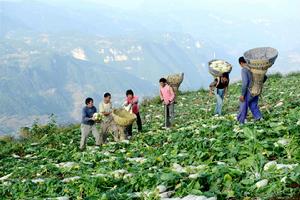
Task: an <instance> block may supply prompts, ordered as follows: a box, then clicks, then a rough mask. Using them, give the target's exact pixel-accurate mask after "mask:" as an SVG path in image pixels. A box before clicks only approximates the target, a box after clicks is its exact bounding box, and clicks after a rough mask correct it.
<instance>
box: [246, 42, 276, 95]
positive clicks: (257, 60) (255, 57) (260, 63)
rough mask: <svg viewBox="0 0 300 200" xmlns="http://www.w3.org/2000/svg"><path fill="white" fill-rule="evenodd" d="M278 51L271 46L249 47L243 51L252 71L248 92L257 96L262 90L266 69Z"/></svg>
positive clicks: (271, 63) (273, 60)
mask: <svg viewBox="0 0 300 200" xmlns="http://www.w3.org/2000/svg"><path fill="white" fill-rule="evenodd" d="M277 56H278V51H277V50H276V49H274V48H271V47H260V48H255V49H251V50H249V51H246V52H245V53H244V58H245V60H246V62H247V64H248V67H249V68H250V71H251V73H252V82H251V86H250V93H251V95H252V96H258V95H260V94H261V92H262V88H263V83H264V77H265V74H266V73H267V70H268V69H269V68H270V67H271V66H272V65H273V64H274V63H275V60H276V58H277Z"/></svg>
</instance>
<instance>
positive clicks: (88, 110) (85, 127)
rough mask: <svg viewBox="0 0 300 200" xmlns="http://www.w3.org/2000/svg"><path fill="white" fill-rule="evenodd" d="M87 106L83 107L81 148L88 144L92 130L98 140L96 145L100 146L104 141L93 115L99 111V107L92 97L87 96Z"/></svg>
mask: <svg viewBox="0 0 300 200" xmlns="http://www.w3.org/2000/svg"><path fill="white" fill-rule="evenodd" d="M85 104H86V106H85V107H84V108H83V109H82V119H81V127H80V128H81V140H80V149H81V150H83V149H84V148H85V145H86V140H87V138H88V136H89V134H90V132H91V131H92V134H93V136H94V137H95V140H96V146H100V145H101V143H102V141H101V137H100V135H99V132H98V130H97V127H96V125H95V121H94V119H93V115H94V114H95V113H97V109H96V107H95V106H94V100H93V99H92V98H90V97H89V98H87V99H86V100H85Z"/></svg>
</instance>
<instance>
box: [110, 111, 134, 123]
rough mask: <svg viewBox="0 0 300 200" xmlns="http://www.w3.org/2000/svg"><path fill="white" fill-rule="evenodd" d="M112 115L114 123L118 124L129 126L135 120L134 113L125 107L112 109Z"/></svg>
mask: <svg viewBox="0 0 300 200" xmlns="http://www.w3.org/2000/svg"><path fill="white" fill-rule="evenodd" d="M112 116H113V119H114V121H115V122H116V124H117V125H120V126H129V125H131V124H132V123H133V122H134V121H135V120H136V115H135V114H131V113H130V112H128V111H126V110H125V109H116V110H113V112H112Z"/></svg>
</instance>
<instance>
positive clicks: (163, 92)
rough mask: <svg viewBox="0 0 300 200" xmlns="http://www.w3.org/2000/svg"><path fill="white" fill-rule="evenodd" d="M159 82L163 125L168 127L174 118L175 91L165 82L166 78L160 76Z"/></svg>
mask: <svg viewBox="0 0 300 200" xmlns="http://www.w3.org/2000/svg"><path fill="white" fill-rule="evenodd" d="M159 84H160V99H161V101H162V102H163V103H164V107H165V127H166V128H169V127H170V126H171V122H172V121H173V119H174V100H175V93H174V91H173V88H172V87H171V86H170V85H169V84H168V83H167V79H165V78H161V79H160V80H159Z"/></svg>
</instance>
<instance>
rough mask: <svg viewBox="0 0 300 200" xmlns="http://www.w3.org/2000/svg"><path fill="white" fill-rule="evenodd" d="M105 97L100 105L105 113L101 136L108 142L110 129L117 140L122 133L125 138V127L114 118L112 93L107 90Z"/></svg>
mask: <svg viewBox="0 0 300 200" xmlns="http://www.w3.org/2000/svg"><path fill="white" fill-rule="evenodd" d="M103 97H104V98H103V101H102V102H101V103H100V105H99V111H100V113H101V114H102V115H103V121H102V123H101V136H102V139H103V142H106V138H107V135H108V132H109V131H111V132H113V135H114V139H115V141H118V140H119V139H118V138H119V136H120V135H121V137H122V138H123V139H125V136H124V128H122V127H119V126H118V125H117V124H116V123H115V122H114V120H113V116H112V111H113V109H112V103H111V94H110V93H108V92H107V93H105V94H104V96H103ZM119 134H120V135H119Z"/></svg>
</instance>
